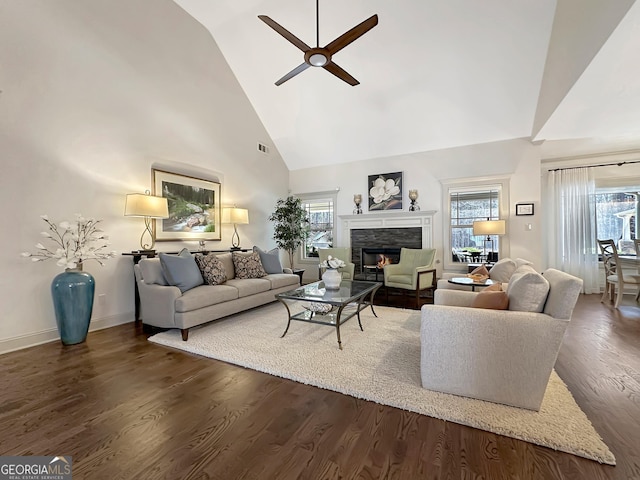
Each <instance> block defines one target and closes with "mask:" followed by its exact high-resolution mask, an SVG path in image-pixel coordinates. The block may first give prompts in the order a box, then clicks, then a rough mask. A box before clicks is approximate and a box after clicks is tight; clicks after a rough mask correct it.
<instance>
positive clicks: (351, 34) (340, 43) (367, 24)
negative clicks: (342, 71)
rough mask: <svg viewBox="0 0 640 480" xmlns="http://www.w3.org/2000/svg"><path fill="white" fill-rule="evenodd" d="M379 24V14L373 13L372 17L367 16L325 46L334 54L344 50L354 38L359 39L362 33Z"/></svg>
mask: <svg viewBox="0 0 640 480" xmlns="http://www.w3.org/2000/svg"><path fill="white" fill-rule="evenodd" d="M377 24H378V15H372V16H371V17H369V18H367V19H366V20H365V21H364V22H362V23H360V24H358V25H356V26H355V27H353V28H352V29H351V30H349V31H348V32H346V33H343V34H342V35H340V36H339V37H338V38H336V39H335V40H334V41H333V42H331V43H330V44H329V45H327V46H326V47H324V48H326V49H327V50H328V51H329V53H330V54H331V55H333V54H335V53H336V52H339V51H340V50H342V49H343V48H344V47H346V46H347V45H349V44H350V43H351V42H353V41H354V40H357V39H358V38H360V37H361V36H362V35H364V34H365V33H367V32H368V31H369V30H371V29H372V28H373V27H375V26H376V25H377Z"/></svg>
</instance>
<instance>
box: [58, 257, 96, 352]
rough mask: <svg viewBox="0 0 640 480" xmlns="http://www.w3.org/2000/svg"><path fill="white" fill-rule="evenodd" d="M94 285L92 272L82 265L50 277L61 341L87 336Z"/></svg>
mask: <svg viewBox="0 0 640 480" xmlns="http://www.w3.org/2000/svg"><path fill="white" fill-rule="evenodd" d="M95 287H96V284H95V280H94V279H93V276H92V275H91V274H90V273H87V272H83V271H82V270H81V269H75V268H74V269H67V270H65V271H64V272H62V273H60V274H58V275H56V277H55V278H54V279H53V282H52V283H51V296H52V297H53V307H54V309H55V311H56V323H57V324H58V332H60V340H62V343H63V344H64V345H74V344H76V343H82V342H84V341H85V340H86V338H87V332H88V331H89V322H91V311H92V310H93V295H94V292H95Z"/></svg>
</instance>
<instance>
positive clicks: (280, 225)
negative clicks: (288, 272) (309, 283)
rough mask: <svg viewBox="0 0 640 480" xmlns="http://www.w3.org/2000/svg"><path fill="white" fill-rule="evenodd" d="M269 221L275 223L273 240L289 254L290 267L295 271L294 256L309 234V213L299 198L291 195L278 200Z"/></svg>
mask: <svg viewBox="0 0 640 480" xmlns="http://www.w3.org/2000/svg"><path fill="white" fill-rule="evenodd" d="M269 220H270V221H272V222H274V223H275V228H274V231H273V238H274V240H275V241H276V245H278V248H282V249H284V250H286V251H287V252H288V253H289V265H290V267H291V269H293V255H294V254H295V251H296V249H297V248H298V247H299V246H300V245H302V244H303V243H304V241H305V239H306V238H307V235H308V233H309V219H308V217H307V211H306V210H305V209H304V207H303V206H302V201H301V200H300V199H299V198H296V197H294V196H293V195H289V196H288V197H287V198H286V199H285V200H283V199H281V198H280V199H278V202H277V203H276V209H275V211H274V212H273V213H272V214H271V215H270V216H269Z"/></svg>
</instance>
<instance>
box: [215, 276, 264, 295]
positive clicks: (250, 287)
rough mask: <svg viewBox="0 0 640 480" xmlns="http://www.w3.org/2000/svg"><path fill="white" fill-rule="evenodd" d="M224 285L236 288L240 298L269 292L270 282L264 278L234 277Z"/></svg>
mask: <svg viewBox="0 0 640 480" xmlns="http://www.w3.org/2000/svg"><path fill="white" fill-rule="evenodd" d="M225 285H228V286H230V287H234V288H236V289H237V290H238V297H240V298H242V297H248V296H249V295H255V294H256V293H262V292H266V291H269V290H271V282H270V281H269V280H267V279H266V278H238V277H236V278H234V279H233V280H227V283H225Z"/></svg>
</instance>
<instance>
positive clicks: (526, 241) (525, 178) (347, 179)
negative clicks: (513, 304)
mask: <svg viewBox="0 0 640 480" xmlns="http://www.w3.org/2000/svg"><path fill="white" fill-rule="evenodd" d="M396 171H402V172H403V173H404V177H403V178H404V188H403V192H404V196H405V198H404V199H403V210H408V206H409V199H408V197H407V195H408V192H409V189H414V188H415V189H418V192H419V198H418V203H419V205H420V207H421V209H423V210H436V211H437V212H438V213H437V214H436V215H435V218H434V231H435V232H436V234H435V237H436V238H435V239H434V245H435V247H436V248H437V249H438V253H437V260H438V261H439V262H440V265H441V262H442V260H443V251H444V248H443V235H442V232H443V226H442V209H443V205H442V184H441V181H442V180H451V179H468V178H476V179H481V178H489V177H496V176H502V177H504V176H508V177H509V178H510V199H509V202H508V204H509V210H510V215H509V218H508V219H507V235H506V236H505V237H503V240H502V241H503V242H505V244H508V246H509V250H510V253H509V255H510V256H511V257H513V258H517V257H523V258H527V259H530V260H531V261H533V262H534V264H535V265H536V267H540V268H542V267H543V266H544V265H543V264H542V242H543V232H542V222H541V215H540V208H539V205H540V153H539V147H537V146H534V145H532V144H531V142H529V141H528V140H523V139H516V140H508V141H502V142H493V143H486V144H480V145H470V146H465V147H456V148H450V149H445V150H436V151H431V152H421V153H415V154H411V155H402V156H398V157H390V158H379V159H372V160H366V161H360V162H353V163H347V164H343V165H332V166H327V167H318V168H309V169H302V170H294V171H292V172H290V189H291V191H292V192H293V193H309V192H315V191H323V190H330V189H333V188H335V187H340V192H339V193H338V201H337V205H336V213H337V215H345V214H350V213H352V211H353V206H354V205H353V195H354V194H355V193H362V194H363V198H365V199H366V197H367V194H368V186H367V180H368V179H367V177H368V175H372V174H378V173H389V172H396ZM520 202H528V203H531V202H533V203H534V204H535V206H536V208H537V211H536V214H535V215H534V216H533V217H516V216H515V204H516V203H520ZM363 203H365V206H364V210H365V212H364V214H365V215H366V214H367V213H368V212H367V209H366V205H367V202H366V201H365V202H363ZM525 223H531V224H532V230H530V231H528V230H525ZM346 244H347V240H345V239H344V238H343V236H342V232H341V231H340V230H338V235H337V245H336V246H344V245H346ZM447 250H448V249H447Z"/></svg>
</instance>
